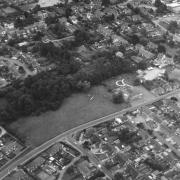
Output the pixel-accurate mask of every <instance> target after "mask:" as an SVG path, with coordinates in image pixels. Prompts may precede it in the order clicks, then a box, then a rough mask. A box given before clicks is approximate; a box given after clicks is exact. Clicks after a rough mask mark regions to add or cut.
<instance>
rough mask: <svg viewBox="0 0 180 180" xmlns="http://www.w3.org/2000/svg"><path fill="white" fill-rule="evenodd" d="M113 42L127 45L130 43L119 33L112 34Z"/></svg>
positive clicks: (117, 44)
mask: <svg viewBox="0 0 180 180" xmlns="http://www.w3.org/2000/svg"><path fill="white" fill-rule="evenodd" d="M111 39H112V42H113V44H114V45H116V46H119V45H123V46H127V45H128V44H129V43H128V41H127V40H125V39H124V38H123V37H121V36H118V35H115V34H114V35H112V36H111Z"/></svg>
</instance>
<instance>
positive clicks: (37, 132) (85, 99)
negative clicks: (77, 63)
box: [9, 86, 127, 146]
mask: <svg viewBox="0 0 180 180" xmlns="http://www.w3.org/2000/svg"><path fill="white" fill-rule="evenodd" d="M126 106H127V104H123V105H115V104H113V103H112V101H111V93H109V92H108V91H107V89H106V88H105V87H103V86H97V87H94V88H92V89H91V91H90V92H89V93H88V94H82V93H81V94H74V95H72V96H71V97H70V98H67V99H66V100H65V102H64V104H63V105H62V106H61V108H59V110H57V111H55V112H47V113H44V114H42V115H40V116H38V117H28V118H24V119H19V120H18V121H16V122H14V123H12V124H11V125H10V126H9V128H10V129H11V130H12V131H13V132H15V133H16V134H18V136H20V137H24V138H25V139H26V141H27V143H28V144H30V145H32V146H38V145H40V144H42V143H43V142H45V141H47V140H48V139H51V138H53V137H55V136H56V135H58V134H60V133H62V132H64V131H66V130H69V129H71V128H73V127H75V126H78V125H80V124H83V123H85V122H88V121H92V120H95V119H97V118H100V117H102V116H106V115H108V114H111V113H114V112H116V111H120V110H121V109H123V108H125V107H126Z"/></svg>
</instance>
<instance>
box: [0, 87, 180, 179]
mask: <svg viewBox="0 0 180 180" xmlns="http://www.w3.org/2000/svg"><path fill="white" fill-rule="evenodd" d="M177 93H180V89H178V90H175V91H173V92H170V93H168V94H166V95H162V96H159V97H155V98H153V99H152V100H149V101H147V102H145V103H142V104H139V105H137V106H134V107H129V108H127V109H123V110H122V111H119V112H116V113H113V114H110V115H108V116H105V117H102V118H99V119H96V120H94V121H91V122H88V123H86V124H83V125H80V126H78V127H75V128H73V129H70V130H68V131H66V132H64V133H62V134H60V135H58V136H56V137H54V138H52V139H50V140H49V141H47V142H45V143H44V144H42V145H41V146H39V147H37V148H35V149H33V150H32V151H31V152H29V153H27V154H26V155H24V156H23V157H21V158H19V159H18V160H17V161H15V162H13V163H12V164H11V165H9V167H8V168H6V169H5V170H3V171H1V172H0V179H3V178H4V177H5V176H6V175H7V174H8V173H9V172H10V171H12V170H13V169H15V168H16V167H17V166H18V165H22V164H23V163H25V162H27V161H28V160H30V159H31V158H33V157H35V156H37V155H38V154H39V153H41V152H42V151H44V150H45V149H47V148H48V147H50V146H52V145H53V144H54V143H56V142H59V141H60V140H62V139H63V138H65V137H66V136H68V135H69V134H71V133H74V132H76V131H80V130H82V129H85V128H88V127H90V126H95V125H97V124H99V123H102V122H106V121H109V120H112V119H114V118H115V117H117V116H120V115H122V114H123V113H125V112H127V111H132V110H135V109H137V108H139V107H142V106H145V105H148V104H151V103H153V102H156V101H158V100H160V99H162V98H166V97H168V96H172V95H174V94H177Z"/></svg>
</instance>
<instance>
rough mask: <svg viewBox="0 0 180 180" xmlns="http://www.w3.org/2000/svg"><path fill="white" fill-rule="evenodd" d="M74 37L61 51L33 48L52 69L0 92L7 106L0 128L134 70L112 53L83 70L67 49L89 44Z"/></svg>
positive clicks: (0, 116) (49, 46)
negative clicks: (52, 64)
mask: <svg viewBox="0 0 180 180" xmlns="http://www.w3.org/2000/svg"><path fill="white" fill-rule="evenodd" d="M75 36H76V38H75V41H74V42H71V43H69V44H68V43H67V44H65V45H64V46H63V47H61V48H59V47H55V46H54V45H53V44H52V43H47V44H45V43H39V44H38V45H37V46H36V47H34V49H33V51H34V52H36V53H37V52H39V53H40V55H41V56H44V57H46V58H48V60H49V61H52V62H53V63H55V64H56V69H53V70H51V71H47V72H41V73H39V74H37V75H35V76H32V77H28V78H26V79H25V80H24V81H20V80H17V81H16V82H14V83H13V84H12V85H11V86H9V87H8V88H6V89H3V90H1V91H0V96H1V97H5V98H6V99H7V102H8V103H7V106H5V107H3V108H1V110H0V120H1V123H2V124H3V123H4V122H8V121H9V122H11V121H14V120H16V119H18V118H20V117H23V116H28V115H39V114H40V113H42V112H45V111H48V110H56V109H58V108H59V107H60V105H61V104H62V102H63V100H64V99H65V98H66V97H69V96H70V95H71V94H72V93H76V92H82V91H86V90H88V89H89V88H90V87H91V86H93V85H98V84H100V83H101V82H102V81H103V80H105V79H108V78H110V77H112V76H115V75H119V74H122V73H127V72H133V71H135V70H136V69H137V67H136V66H133V65H132V63H131V62H130V61H129V60H128V59H121V58H118V57H116V56H115V53H114V52H113V51H109V52H107V51H105V52H98V53H96V54H95V55H94V56H93V58H92V62H91V63H90V64H89V65H86V66H85V65H84V64H83V63H82V62H79V61H77V60H76V58H75V57H76V53H74V52H73V51H72V50H71V49H72V48H73V47H76V46H77V45H79V44H81V43H84V42H87V41H88V42H90V41H89V39H87V36H86V33H85V32H75ZM80 36H81V38H80V39H78V37H80ZM82 37H84V39H83V38H82ZM77 40H78V42H77ZM67 47H68V48H67ZM67 49H68V50H67Z"/></svg>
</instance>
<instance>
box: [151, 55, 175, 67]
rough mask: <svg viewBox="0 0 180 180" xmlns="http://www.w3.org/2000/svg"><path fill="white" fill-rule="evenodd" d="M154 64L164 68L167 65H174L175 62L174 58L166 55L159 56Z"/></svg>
mask: <svg viewBox="0 0 180 180" xmlns="http://www.w3.org/2000/svg"><path fill="white" fill-rule="evenodd" d="M153 64H154V65H155V66H158V67H160V68H163V67H165V66H167V65H173V64H174V60H173V58H172V57H167V56H166V55H165V54H162V53H160V54H158V56H157V58H156V59H155V60H154V62H153Z"/></svg>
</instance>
